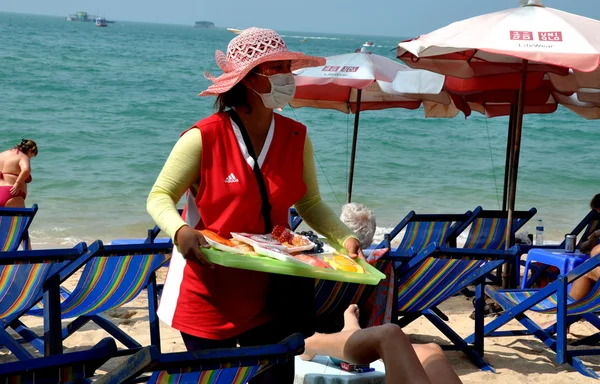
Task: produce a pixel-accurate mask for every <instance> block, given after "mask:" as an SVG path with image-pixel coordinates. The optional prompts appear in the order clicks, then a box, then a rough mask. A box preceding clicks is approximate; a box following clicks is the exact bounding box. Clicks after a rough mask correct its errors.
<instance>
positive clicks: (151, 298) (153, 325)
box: [147, 272, 160, 352]
mask: <svg viewBox="0 0 600 384" xmlns="http://www.w3.org/2000/svg"><path fill="white" fill-rule="evenodd" d="M157 291H158V290H157V286H156V273H154V272H153V273H152V274H151V275H150V279H149V282H148V287H147V292H148V320H149V322H150V344H152V345H154V346H156V348H157V349H158V352H160V323H159V320H158V316H157V315H156V310H157V308H158V292H157Z"/></svg>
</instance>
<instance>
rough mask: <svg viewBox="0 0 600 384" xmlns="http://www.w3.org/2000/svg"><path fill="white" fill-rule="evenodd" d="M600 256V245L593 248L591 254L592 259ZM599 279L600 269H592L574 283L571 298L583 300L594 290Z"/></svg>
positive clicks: (570, 293) (570, 292)
mask: <svg viewBox="0 0 600 384" xmlns="http://www.w3.org/2000/svg"><path fill="white" fill-rule="evenodd" d="M598 254H600V245H596V246H595V247H594V248H592V251H591V252H590V257H594V256H596V255H598ZM599 278H600V267H599V268H594V269H592V270H591V271H589V272H588V273H586V274H585V275H583V276H581V277H580V278H579V279H577V280H575V281H574V282H573V285H572V286H571V290H570V291H569V296H571V298H572V299H573V300H581V299H583V298H584V297H586V296H587V294H588V293H590V292H591V291H592V288H594V285H595V284H596V282H597V281H598V279H599Z"/></svg>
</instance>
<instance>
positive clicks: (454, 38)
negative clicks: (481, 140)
mask: <svg viewBox="0 0 600 384" xmlns="http://www.w3.org/2000/svg"><path fill="white" fill-rule="evenodd" d="M599 34H600V21H597V20H593V19H590V18H586V17H582V16H578V15H574V14H570V13H567V12H563V11H560V10H556V9H552V8H546V7H544V6H543V3H542V0H528V1H527V3H526V4H524V5H523V6H522V7H520V8H515V9H509V10H505V11H501V12H495V13H491V14H486V15H481V16H476V17H473V18H470V19H467V20H463V21H459V22H455V23H452V24H450V25H448V26H446V27H444V28H441V29H438V30H436V31H434V32H431V33H429V34H427V35H424V36H421V37H419V38H417V39H414V40H412V41H407V42H402V43H400V44H399V45H398V50H397V57H398V58H399V59H401V60H403V61H404V62H405V63H406V64H407V65H409V66H411V67H413V68H418V69H427V70H431V71H434V72H437V73H440V74H444V75H450V76H455V77H459V78H472V77H479V76H495V75H501V74H507V75H511V74H512V75H514V76H518V77H520V86H519V90H518V96H517V100H518V102H517V108H516V114H515V115H514V125H513V128H512V130H511V135H510V136H509V146H510V148H511V151H510V154H509V159H510V161H508V163H509V166H508V171H509V172H510V173H509V174H510V177H509V182H508V192H507V194H508V199H507V201H508V212H509V214H508V217H509V220H508V226H509V228H508V231H507V242H506V243H507V246H509V245H510V243H511V241H512V239H510V238H509V237H508V234H510V233H511V229H512V228H511V227H512V219H511V218H512V213H513V211H514V202H515V195H516V179H517V169H518V162H519V151H520V145H521V130H522V123H523V113H524V111H525V106H526V103H525V97H526V94H527V92H528V90H527V83H528V82H527V78H528V76H529V75H530V74H535V73H536V72H537V73H540V74H543V75H542V77H543V76H545V75H548V77H549V79H550V81H552V82H553V86H554V87H555V88H556V89H558V90H560V91H566V92H569V91H571V92H573V91H579V89H580V88H588V87H589V88H598V87H600V81H598V80H599V79H600V70H599V69H598V68H599V66H600V39H598V36H599ZM496 85H497V86H501V85H502V84H500V83H498V84H496ZM591 94H592V92H587V93H586V92H585V91H584V92H581V93H578V94H577V95H578V96H577V97H582V96H583V97H586V96H587V97H591V96H590V95H591ZM559 98H560V97H559ZM571 101H572V100H571ZM579 102H581V101H579ZM581 103H589V102H581Z"/></svg>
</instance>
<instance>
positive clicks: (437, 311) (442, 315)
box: [431, 307, 450, 321]
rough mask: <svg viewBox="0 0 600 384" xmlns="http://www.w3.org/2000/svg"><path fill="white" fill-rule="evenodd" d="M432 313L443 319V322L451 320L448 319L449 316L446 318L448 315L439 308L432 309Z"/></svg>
mask: <svg viewBox="0 0 600 384" xmlns="http://www.w3.org/2000/svg"><path fill="white" fill-rule="evenodd" d="M431 311H433V313H435V314H436V315H438V316H439V318H440V319H442V320H444V321H448V320H450V319H449V318H448V316H446V314H445V313H444V312H442V311H441V310H440V309H439V308H438V307H433V308H431Z"/></svg>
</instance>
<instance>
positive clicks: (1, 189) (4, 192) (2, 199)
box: [0, 172, 32, 207]
mask: <svg viewBox="0 0 600 384" xmlns="http://www.w3.org/2000/svg"><path fill="white" fill-rule="evenodd" d="M5 174H6V175H13V176H17V177H19V175H18V174H14V173H9V172H4V173H2V172H0V179H4V175H5ZM31 180H32V178H31V175H29V177H28V178H27V180H25V183H31ZM12 187H13V186H12V185H3V186H0V207H4V206H6V203H7V202H8V200H10V199H12V198H13V197H22V198H25V197H27V194H26V193H25V192H19V193H17V195H16V196H13V195H11V193H10V190H11V189H12Z"/></svg>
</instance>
